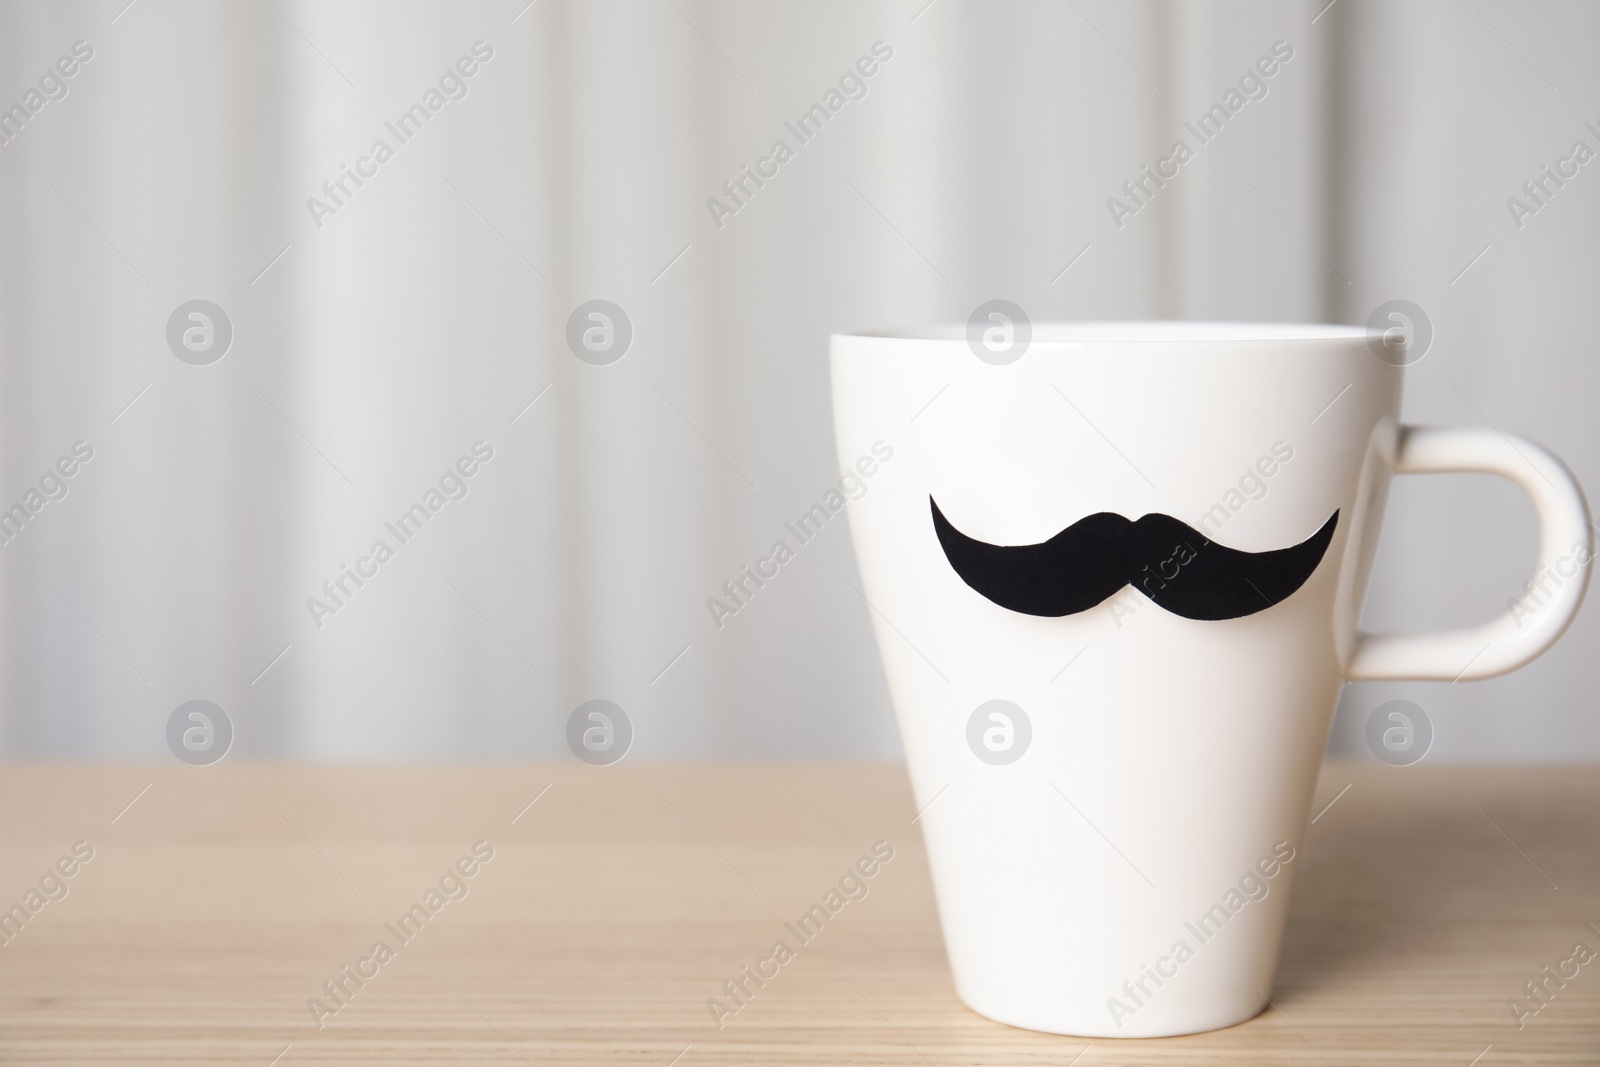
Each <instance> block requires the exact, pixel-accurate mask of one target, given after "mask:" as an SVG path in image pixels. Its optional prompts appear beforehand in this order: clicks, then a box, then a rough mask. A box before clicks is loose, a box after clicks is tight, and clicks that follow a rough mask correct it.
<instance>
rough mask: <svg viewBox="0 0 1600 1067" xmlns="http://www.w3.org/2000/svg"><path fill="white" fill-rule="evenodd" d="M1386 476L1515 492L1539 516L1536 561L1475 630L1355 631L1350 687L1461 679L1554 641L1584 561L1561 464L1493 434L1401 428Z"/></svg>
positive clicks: (1511, 666)
mask: <svg viewBox="0 0 1600 1067" xmlns="http://www.w3.org/2000/svg"><path fill="white" fill-rule="evenodd" d="M1394 471H1395V473H1396V474H1440V473H1449V472H1469V471H1470V472H1482V473H1486V474H1498V475H1500V476H1501V477H1503V478H1509V479H1511V480H1512V481H1513V482H1516V483H1517V484H1518V485H1520V486H1522V488H1523V489H1524V490H1526V491H1527V493H1528V495H1529V496H1531V497H1532V498H1533V505H1534V508H1535V509H1536V510H1537V511H1538V514H1539V559H1538V562H1537V563H1536V564H1535V566H1534V571H1533V584H1532V586H1531V587H1525V588H1527V589H1528V590H1529V591H1528V593H1527V595H1526V596H1524V597H1523V598H1521V600H1520V602H1516V603H1514V604H1513V605H1512V606H1511V607H1509V608H1508V609H1507V611H1506V612H1505V614H1503V615H1501V616H1499V617H1498V618H1496V619H1493V620H1491V621H1490V622H1487V623H1485V624H1483V625H1482V626H1477V627H1473V628H1470V629H1462V630H1438V631H1434V632H1432V633H1413V634H1375V633H1368V632H1366V631H1365V630H1362V631H1359V632H1358V633H1357V635H1356V640H1355V643H1354V646H1353V649H1352V652H1351V655H1350V662H1349V665H1348V668H1347V670H1346V676H1347V677H1348V678H1349V679H1350V680H1351V681H1398V680H1402V679H1411V680H1417V681H1447V682H1456V681H1470V680H1472V679H1477V678H1492V677H1494V676H1495V675H1497V674H1504V673H1506V672H1507V671H1512V670H1515V669H1517V668H1518V667H1520V666H1522V665H1523V664H1525V663H1528V662H1530V661H1532V660H1533V659H1535V658H1536V657H1537V656H1539V654H1540V653H1542V652H1544V650H1545V649H1547V648H1549V647H1550V646H1551V645H1552V644H1554V643H1555V641H1556V638H1558V637H1560V636H1561V634H1562V633H1563V632H1564V631H1565V630H1566V628H1567V626H1568V624H1570V623H1571V622H1572V619H1573V616H1575V615H1576V614H1577V613H1578V605H1580V604H1582V603H1583V594H1584V591H1585V590H1586V589H1587V588H1588V585H1589V565H1590V562H1591V561H1592V560H1593V559H1594V543H1593V542H1592V541H1591V540H1590V537H1589V532H1590V530H1591V529H1592V527H1591V526H1590V523H1589V505H1588V503H1587V502H1586V501H1585V500H1584V497H1583V489H1582V488H1581V487H1580V486H1579V485H1578V481H1577V479H1576V478H1574V477H1573V476H1572V472H1571V471H1569V470H1568V469H1567V466H1566V464H1564V463H1562V462H1561V460H1559V459H1557V458H1556V457H1555V456H1554V455H1553V454H1552V453H1551V452H1550V451H1548V450H1547V449H1545V448H1544V447H1543V446H1541V445H1538V444H1535V443H1534V442H1532V441H1530V440H1528V439H1527V438H1526V437H1518V436H1516V435H1514V434H1502V433H1499V432H1498V431H1493V430H1476V429H1474V430H1460V429H1445V428H1442V427H1435V426H1406V427H1402V428H1401V430H1400V436H1399V441H1398V443H1397V447H1396V449H1395V458H1394Z"/></svg>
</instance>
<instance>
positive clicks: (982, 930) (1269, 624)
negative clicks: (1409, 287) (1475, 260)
mask: <svg viewBox="0 0 1600 1067" xmlns="http://www.w3.org/2000/svg"><path fill="white" fill-rule="evenodd" d="M1370 339H1371V338H1370V337H1369V333H1368V331H1366V330H1364V329H1361V328H1356V327H1346V326H1295V325H1270V324H1233V323H1182V322H1166V323H1072V324H1059V325H1046V324H1036V325H1034V326H1033V328H1032V338H1031V341H1030V342H1029V343H1028V346H1027V348H1026V351H1025V352H1024V353H1023V354H1022V355H1021V358H1018V359H1015V361H1013V362H1008V363H1003V364H1000V363H996V362H994V361H992V360H990V359H988V358H987V357H986V358H979V357H978V355H977V354H976V353H975V346H973V345H969V342H968V340H967V333H966V331H964V330H963V329H961V328H960V327H953V328H948V329H930V330H923V331H906V332H898V333H897V332H882V333H855V334H838V335H835V336H834V337H833V339H832V368H833V404H834V417H835V428H836V432H837V442H838V449H839V457H840V460H841V462H843V463H845V464H847V465H848V464H851V463H853V462H855V461H856V457H858V456H862V455H864V454H865V453H866V451H867V449H868V448H869V446H870V445H871V444H872V443H873V442H875V441H878V440H880V439H881V440H882V441H883V442H885V444H886V445H887V446H888V447H890V448H892V449H893V459H892V461H891V462H889V463H887V464H885V466H886V467H887V468H889V470H886V471H884V472H883V473H881V474H879V476H878V477H877V478H875V479H874V480H873V482H872V491H871V492H870V493H867V494H865V495H864V496H862V497H861V498H860V499H859V500H856V501H854V502H853V503H852V504H851V506H850V510H851V513H852V514H851V517H850V526H851V530H852V533H853V537H854V541H855V547H856V554H857V558H858V560H859V563H860V569H861V580H862V582H863V586H862V588H861V590H860V591H861V592H862V593H863V594H864V596H865V599H866V600H867V602H868V604H869V605H870V612H871V616H872V620H873V625H874V627H875V630H876V633H877V638H878V645H879V650H880V652H881V653H882V656H883V661H884V665H885V668H886V671H887V674H888V681H889V689H890V693H891V695H892V697H893V700H894V705H895V710H896V715H897V717H898V719H899V723H900V732H901V738H902V741H903V743H904V747H905V753H906V759H907V763H908V765H909V769H910V774H911V782H912V786H913V790H914V792H915V796H916V803H917V807H918V809H919V811H920V812H921V814H920V815H919V816H918V820H917V821H918V822H920V823H921V825H922V832H923V834H924V837H925V839H926V841H927V846H928V855H929V862H930V864H931V865H932V871H933V879H934V886H935V889H936V892H937V895H938V900H939V912H940V917H941V922H942V924H943V930H944V937H945V943H946V946H947V949H948V951H949V955H950V963H951V967H952V970H953V971H954V976H955V983H956V988H957V991H958V992H959V993H960V995H961V997H962V999H963V1000H965V1001H966V1003H967V1004H968V1005H970V1006H971V1007H972V1008H973V1009H974V1010H976V1011H978V1012H980V1013H982V1014H984V1015H987V1016H989V1017H990V1018H993V1019H997V1020H999V1021H1001V1022H1005V1023H1010V1024H1012V1025H1014V1026H1021V1027H1027V1028H1029V1029H1034V1030H1045V1031H1051V1032H1056V1033H1067V1034H1076V1035H1082V1036H1088V1037H1155V1036H1166V1035H1173V1034H1184V1033H1194V1032H1197V1031H1202V1030H1209V1029H1215V1028H1217V1027H1222V1026H1228V1025H1231V1024H1233V1023H1237V1022H1240V1021H1242V1020H1245V1019H1248V1018H1250V1017H1251V1016H1253V1015H1255V1014H1256V1013H1257V1012H1259V1011H1260V1010H1261V1009H1262V1008H1263V1007H1264V1006H1265V1003H1266V997H1267V996H1268V995H1269V993H1270V990H1271V986H1272V979H1273V972H1274V969H1275V967H1276V962H1277V955H1278V946H1279V942H1280V939H1281V936H1282V932H1283V926H1284V919H1285V915H1286V912H1287V906H1286V905H1287V901H1288V895H1289V888H1290V881H1291V878H1292V876H1293V873H1294V871H1295V869H1296V867H1297V866H1298V864H1297V863H1296V862H1295V860H1294V857H1295V855H1296V852H1295V849H1296V848H1297V846H1298V845H1299V843H1300V840H1301V835H1302V833H1303V831H1304V829H1305V827H1306V820H1307V818H1308V816H1309V814H1310V812H1309V808H1310V804H1311V799H1312V790H1313V788H1314V787H1315V785H1316V781H1317V772H1318V768H1319V765H1320V761H1321V759H1322V754H1323V749H1324V747H1325V745H1326V743H1327V737H1328V732H1329V729H1330V727H1331V723H1332V718H1333V712H1334V708H1335V706H1336V704H1337V702H1338V696H1339V691H1340V687H1341V686H1342V685H1343V684H1344V683H1345V682H1346V681H1355V680H1369V679H1437V680H1443V681H1465V680H1468V679H1474V678H1485V677H1489V676H1491V675H1495V674H1500V673H1503V672H1505V671H1509V670H1512V669H1513V668H1515V667H1518V666H1521V665H1522V664H1524V663H1527V662H1528V661H1529V660H1531V659H1533V658H1534V657H1536V656H1538V655H1539V654H1540V653H1541V652H1543V651H1544V650H1545V649H1546V648H1548V647H1549V646H1550V645H1551V643H1552V642H1554V641H1555V640H1556V638H1557V637H1559V636H1560V634H1561V632H1562V631H1563V630H1564V629H1565V628H1566V626H1567V624H1568V623H1569V622H1570V621H1571V620H1572V617H1573V615H1574V614H1575V613H1576V612H1577V609H1578V605H1579V603H1580V602H1581V600H1582V598H1583V592H1584V588H1585V586H1586V584H1587V581H1588V574H1589V566H1588V563H1589V560H1590V559H1591V558H1592V555H1593V551H1592V545H1591V542H1590V538H1589V519H1588V510H1587V506H1586V504H1585V502H1584V499H1583V495H1582V492H1581V490H1580V489H1579V486H1578V484H1577V482H1576V481H1575V480H1574V479H1573V477H1572V475H1571V473H1570V472H1569V471H1568V470H1567V468H1566V467H1565V466H1564V465H1563V464H1562V463H1561V461H1560V460H1558V459H1557V458H1556V457H1555V456H1553V455H1551V454H1550V453H1549V452H1547V451H1546V450H1545V449H1543V448H1541V447H1540V446H1538V445H1536V444H1534V443H1533V442H1531V441H1528V440H1526V439H1523V438H1518V437H1513V436H1511V435H1506V434H1501V433H1499V432H1498V431H1496V430H1494V429H1490V428H1482V429H1478V428H1473V429H1436V428H1431V427H1409V426H1403V425H1401V424H1400V423H1399V421H1398V418H1399V412H1400V394H1401V380H1402V376H1403V371H1402V369H1401V368H1399V367H1396V366H1392V365H1390V362H1387V361H1385V360H1384V359H1380V358H1379V357H1378V355H1375V354H1374V346H1373V345H1371V344H1369V340H1370ZM880 454H881V453H880ZM891 471H892V473H891ZM1448 471H1482V472H1488V473H1492V474H1498V475H1502V476H1504V477H1506V478H1509V479H1511V480H1512V481H1514V482H1516V483H1517V484H1518V485H1520V486H1522V488H1523V489H1525V490H1526V491H1527V493H1528V495H1529V496H1531V497H1532V498H1533V502H1534V505H1535V507H1536V508H1537V511H1538V516H1539V526H1540V535H1539V557H1538V564H1537V566H1536V569H1535V578H1536V580H1537V582H1538V585H1539V588H1540V592H1541V594H1542V595H1537V596H1533V597H1530V598H1528V599H1527V600H1526V602H1525V605H1524V606H1525V607H1526V610H1522V611H1518V612H1516V613H1508V614H1506V615H1504V616H1502V617H1500V618H1497V619H1495V620H1493V621H1491V622H1488V623H1485V624H1483V625H1481V626H1476V627H1472V628H1469V629H1462V630H1452V631H1448V632H1438V633H1421V634H1372V633H1367V632H1364V631H1363V630H1361V629H1360V626H1359V620H1360V616H1361V605H1362V599H1363V595H1364V591H1365V588H1366V585H1367V581H1368V577H1369V575H1370V573H1371V566H1372V559H1373V553H1374V550H1375V548H1376V546H1377V542H1378V533H1379V526H1380V523H1381V519H1382V516H1383V511H1384V503H1385V500H1386V497H1387V493H1388V489H1389V483H1390V479H1391V477H1392V475H1394V474H1396V473H1402V474H1405V473H1433V472H1448ZM885 475H887V476H885ZM934 504H936V505H937V508H938V509H939V512H940V513H942V515H943V516H944V517H945V519H946V520H947V523H948V530H947V531H946V535H947V536H949V537H950V538H951V543H952V545H954V546H955V547H954V549H953V550H952V551H954V555H952V551H947V547H946V544H945V542H944V540H943V539H942V537H941V534H940V531H939V530H938V529H937V528H936V522H935V519H934V513H933V506H934ZM1105 512H1108V513H1112V514H1113V515H1119V516H1122V517H1124V519H1126V520H1138V519H1140V517H1141V516H1145V515H1149V514H1152V513H1157V514H1164V515H1167V516H1171V517H1173V518H1174V519H1177V520H1181V521H1182V522H1183V523H1186V524H1187V525H1188V526H1189V527H1192V528H1193V532H1192V534H1185V535H1183V536H1169V535H1170V531H1171V530H1172V529H1176V527H1172V526H1171V525H1170V523H1169V524H1167V525H1166V526H1163V525H1161V524H1160V522H1159V521H1157V520H1150V521H1147V522H1144V523H1140V524H1138V525H1134V524H1131V523H1127V522H1124V521H1123V520H1119V519H1114V518H1105V517H1102V518H1100V519H1096V520H1093V521H1092V522H1091V523H1089V524H1088V525H1087V526H1085V527H1081V528H1079V529H1080V532H1082V531H1083V530H1088V529H1089V528H1090V527H1094V529H1093V530H1091V531H1090V533H1091V534H1092V536H1087V537H1079V538H1078V539H1077V541H1072V539H1071V537H1068V536H1067V535H1063V538H1064V539H1065V540H1066V541H1067V542H1070V543H1067V544H1065V545H1064V547H1063V545H1062V543H1061V542H1057V543H1056V544H1057V548H1058V549H1059V551H1056V550H1050V551H1045V550H1036V551H1035V552H1034V553H1033V554H1032V555H1029V554H1028V553H1026V552H1024V553H1017V552H1010V553H1007V552H1004V551H996V550H995V548H991V547H987V546H997V547H998V548H1005V547H1013V546H1026V545H1039V544H1046V543H1051V539H1052V538H1055V537H1056V535H1058V534H1060V533H1061V532H1062V531H1063V530H1066V529H1067V528H1068V527H1070V526H1072V525H1073V524H1074V523H1076V522H1078V520H1081V519H1084V518H1086V517H1088V516H1093V515H1096V514H1097V513H1105ZM1335 513H1337V518H1336V519H1333V529H1332V536H1331V539H1327V538H1326V537H1324V541H1325V547H1324V548H1323V549H1322V550H1321V551H1320V553H1317V552H1313V550H1314V549H1315V548H1316V542H1315V541H1314V537H1315V535H1316V534H1317V533H1318V532H1319V531H1321V530H1323V528H1324V527H1325V525H1327V524H1328V523H1329V521H1330V519H1331V518H1332V517H1333V516H1334V515H1335ZM1095 523H1099V524H1100V525H1099V526H1095ZM1147 527H1148V528H1147ZM952 531H953V532H952ZM1163 537H1165V538H1166V540H1168V541H1174V542H1182V544H1181V545H1179V544H1175V545H1174V552H1173V553H1171V554H1167V553H1165V552H1164V550H1163V551H1160V552H1155V551H1153V549H1154V548H1162V546H1163V540H1162V539H1163ZM1307 542H1311V545H1310V547H1309V548H1305V549H1302V550H1300V556H1299V557H1298V560H1299V564H1298V565H1301V568H1302V569H1303V570H1307V571H1308V573H1305V574H1302V575H1296V574H1290V575H1289V576H1288V578H1287V579H1285V578H1284V568H1283V567H1282V566H1279V567H1276V569H1274V566H1273V565H1272V564H1271V563H1270V562H1269V561H1264V560H1263V559H1262V558H1261V557H1254V556H1249V557H1247V556H1243V555H1236V554H1234V555H1230V554H1229V553H1228V552H1227V551H1226V550H1227V549H1233V550H1238V552H1240V553H1264V552H1270V551H1278V550H1284V549H1287V548H1290V547H1291V546H1296V545H1301V544H1303V543H1307ZM963 546H965V547H963ZM1215 546H1225V548H1224V549H1223V550H1222V551H1221V552H1219V551H1218V550H1217V548H1216V547H1215ZM1133 549H1138V550H1139V551H1142V552H1143V555H1139V556H1138V557H1137V558H1132V559H1130V558H1128V557H1126V552H1127V551H1131V550H1133ZM1196 550H1198V556H1196V555H1195V552H1196ZM1119 552H1122V553H1124V556H1123V557H1122V558H1120V561H1119V560H1117V559H1113V560H1112V561H1110V562H1108V561H1107V560H1106V559H1101V558H1100V557H1101V556H1104V555H1106V554H1107V553H1110V554H1111V556H1113V557H1115V556H1116V554H1117V553H1119ZM1308 553H1310V554H1313V555H1315V556H1316V558H1315V559H1311V560H1310V563H1311V564H1312V565H1311V566H1310V567H1305V566H1304V564H1305V563H1306V560H1307V554H1308ZM1186 554H1187V555H1188V556H1189V558H1190V559H1196V558H1198V559H1200V560H1204V561H1207V562H1206V564H1205V566H1204V567H1202V566H1200V565H1199V564H1191V563H1190V562H1189V559H1184V558H1183V557H1184V556H1185V555H1186ZM1091 557H1093V558H1091ZM1222 557H1227V559H1226V560H1224V563H1226V562H1227V561H1228V560H1234V561H1240V562H1238V566H1237V567H1232V565H1231V564H1230V565H1229V566H1223V564H1217V565H1216V566H1212V564H1211V562H1210V561H1213V560H1216V559H1219V558H1222ZM1273 558H1278V557H1273ZM974 560H976V561H977V562H976V563H974ZM958 562H959V563H960V564H961V566H962V567H963V568H964V570H963V571H962V572H961V573H958V570H957V563H958ZM1141 563H1142V564H1146V565H1147V566H1149V567H1150V568H1151V569H1149V570H1142V571H1141V570H1138V567H1137V564H1141ZM1119 567H1120V568H1123V569H1124V570H1129V571H1135V572H1137V573H1131V574H1130V575H1129V578H1130V584H1125V585H1122V587H1121V588H1120V590H1119V591H1117V592H1115V593H1114V594H1113V595H1111V596H1110V597H1109V599H1105V600H1103V601H1101V602H1099V603H1098V604H1096V605H1095V606H1090V607H1082V603H1083V602H1084V601H1085V600H1086V599H1091V600H1092V599H1093V597H1094V596H1095V595H1097V594H1096V592H1095V590H1096V589H1100V588H1104V587H1105V586H1106V585H1107V584H1109V582H1114V581H1115V580H1116V575H1117V574H1118V573H1120V572H1119V571H1118V568H1119ZM1230 567H1232V569H1230ZM1207 568H1209V569H1207ZM1290 570H1293V567H1290ZM1235 571H1237V573H1235ZM1108 575H1110V578H1109V579H1108V577H1107V576H1108ZM1252 575H1254V576H1255V577H1254V578H1252ZM1263 575H1264V577H1263ZM1274 575H1276V577H1274ZM1240 579H1245V580H1249V583H1250V584H1251V585H1252V586H1255V585H1256V584H1257V583H1258V582H1259V583H1260V584H1261V585H1264V586H1266V587H1267V591H1266V592H1264V593H1263V594H1262V602H1261V604H1260V606H1259V609H1256V608H1254V607H1252V606H1250V605H1248V604H1247V605H1246V606H1245V607H1244V608H1243V609H1241V608H1240V603H1241V602H1240V601H1239V599H1238V597H1237V596H1236V595H1233V593H1236V588H1235V589H1233V590H1232V592H1230V588H1229V585H1230V583H1231V585H1232V587H1238V585H1239V580H1240ZM1274 581H1275V582H1276V583H1277V585H1276V587H1275V588H1274V587H1273V585H1272V583H1273V582H1274ZM1097 582H1098V583H1099V585H1098V586H1097V585H1096V583H1097ZM1185 582H1189V583H1190V584H1189V585H1185V584H1184V583H1185ZM974 583H975V584H974ZM1085 588H1089V589H1090V592H1089V593H1088V594H1085V593H1084V589H1085ZM1146 590H1148V591H1149V593H1150V595H1146ZM1230 596H1232V599H1231V600H1230ZM1152 597H1154V599H1152ZM1008 603H1009V604H1010V606H1007V604H1008ZM1019 604H1020V605H1022V607H1021V608H1020V609H1019V607H1018V606H1017V605H1019ZM1163 604H1167V605H1168V607H1164V606H1162V605H1163ZM1041 605H1042V608H1041ZM1063 605H1064V606H1065V607H1067V608H1075V609H1078V610H1070V611H1068V612H1067V613H1065V614H1057V613H1055V612H1056V611H1057V610H1058V609H1060V608H1062V607H1063ZM1169 607H1171V608H1172V609H1173V610H1169ZM1041 610H1042V611H1045V612H1049V613H1039V612H1041ZM1207 616H1209V617H1207ZM992 701H1004V702H1006V703H1003V704H990V702H992ZM985 705H987V707H985Z"/></svg>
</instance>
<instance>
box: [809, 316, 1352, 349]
mask: <svg viewBox="0 0 1600 1067" xmlns="http://www.w3.org/2000/svg"><path fill="white" fill-rule="evenodd" d="M1031 332H1032V337H1031V339H1030V341H1029V343H1030V344H1034V345H1050V344H1055V345H1084V344H1096V345H1100V344H1110V345H1116V344H1130V345H1132V344H1169V345H1170V344H1206V343H1222V344H1240V343H1246V342H1269V343H1276V344H1285V343H1290V342H1306V341H1327V342H1337V343H1342V344H1348V343H1350V342H1352V341H1361V342H1365V341H1366V340H1367V338H1368V337H1369V336H1370V335H1371V331H1370V330H1369V329H1368V328H1367V327H1365V326H1350V325H1339V324H1335V323H1299V322H1227V321H1213V320H1188V319H1146V320H1112V319H1106V320H1082V321H1077V320H1056V321H1044V322H1035V323H1032V324H1031ZM830 336H831V338H833V339H837V340H858V341H948V342H959V343H963V344H964V343H966V341H967V326H966V325H965V324H963V323H949V322H946V323H931V324H927V325H923V326H911V327H889V328H876V329H864V330H838V331H835V332H834V333H833V334H831V335H830Z"/></svg>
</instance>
